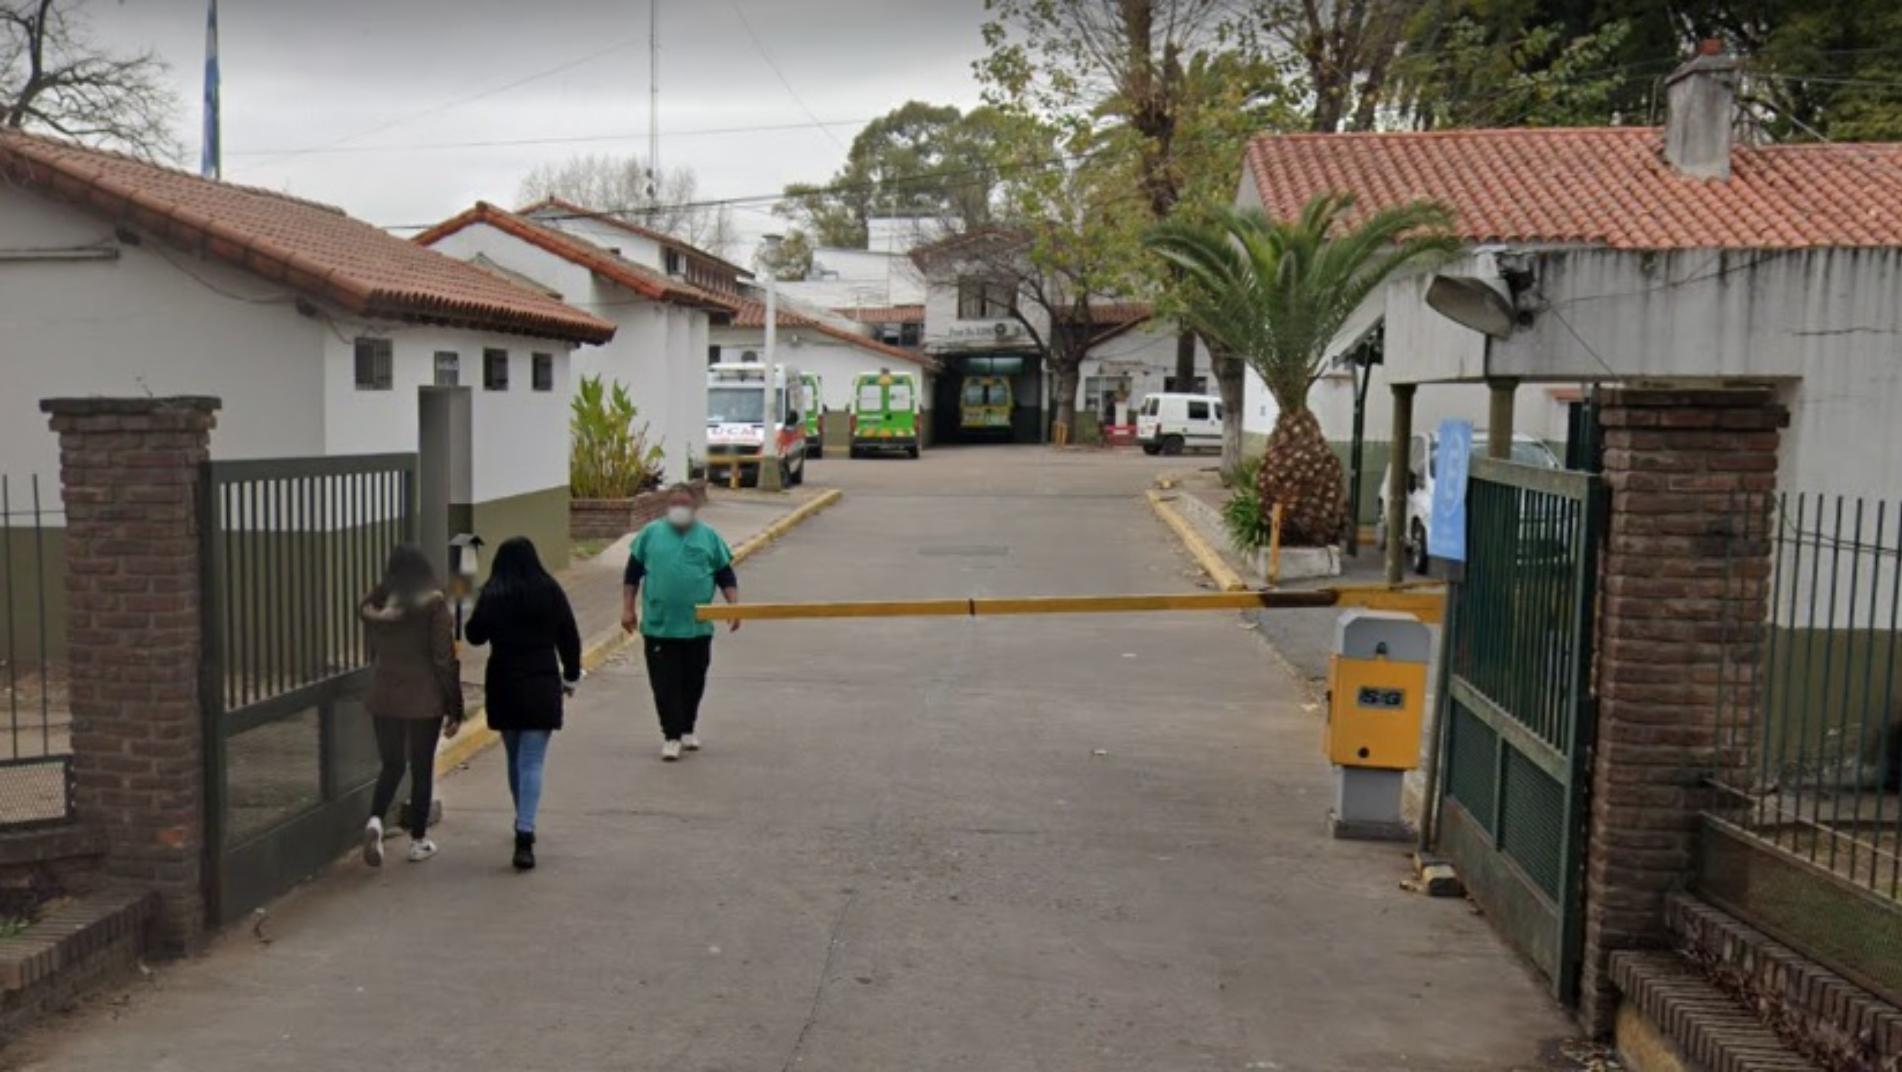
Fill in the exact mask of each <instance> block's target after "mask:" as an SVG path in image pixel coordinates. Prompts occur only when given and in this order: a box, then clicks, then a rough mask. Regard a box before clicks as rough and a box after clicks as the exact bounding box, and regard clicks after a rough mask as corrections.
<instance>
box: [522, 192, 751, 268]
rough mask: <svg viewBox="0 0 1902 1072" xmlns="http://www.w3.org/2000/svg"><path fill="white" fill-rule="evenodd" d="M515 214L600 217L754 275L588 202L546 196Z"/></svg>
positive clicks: (690, 245) (691, 254)
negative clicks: (581, 202)
mask: <svg viewBox="0 0 1902 1072" xmlns="http://www.w3.org/2000/svg"><path fill="white" fill-rule="evenodd" d="M515 214H516V215H518V216H543V215H553V216H560V217H564V218H568V219H587V220H598V221H600V222H602V223H605V224H607V225H608V226H610V227H615V228H618V229H620V230H623V231H626V232H627V233H628V234H631V235H639V236H640V237H642V238H646V239H650V240H652V241H655V242H659V243H660V244H661V245H663V246H672V247H673V248H674V249H677V250H680V251H681V252H683V253H686V254H688V255H689V256H693V257H699V258H701V259H702V260H705V261H707V262H708V263H710V264H717V265H719V266H720V267H722V268H725V269H728V270H729V271H731V272H733V273H734V274H735V275H736V276H739V277H740V278H742V279H751V278H753V273H752V272H749V271H747V270H746V269H744V268H742V267H740V266H739V265H737V264H734V263H733V262H732V261H729V260H727V259H726V258H724V257H720V256H716V255H714V254H712V253H708V252H707V251H706V250H704V249H701V248H700V247H699V246H696V245H694V244H693V243H691V242H688V241H686V240H685V239H682V238H675V237H674V236H673V235H670V234H668V233H667V232H665V231H656V230H655V229H653V228H652V227H643V226H641V225H640V224H638V223H634V222H632V221H630V220H627V219H623V218H622V217H620V216H618V215H614V214H612V213H607V212H601V211H599V210H597V209H592V208H589V207H587V206H586V205H580V204H576V203H575V202H573V201H569V200H567V199H565V198H560V197H544V198H542V199H541V200H540V201H536V202H534V203H532V204H527V205H523V206H522V207H521V208H518V209H516V210H515Z"/></svg>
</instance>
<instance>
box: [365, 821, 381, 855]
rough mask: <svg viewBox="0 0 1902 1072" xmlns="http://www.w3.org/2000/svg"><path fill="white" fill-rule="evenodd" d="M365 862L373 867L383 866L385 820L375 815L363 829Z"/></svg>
mask: <svg viewBox="0 0 1902 1072" xmlns="http://www.w3.org/2000/svg"><path fill="white" fill-rule="evenodd" d="M363 862H364V863H366V864H369V865H370V866H371V867H382V866H383V820H381V819H379V818H377V817H376V816H374V815H372V816H370V821H369V823H368V824H367V825H365V826H364V828H363Z"/></svg>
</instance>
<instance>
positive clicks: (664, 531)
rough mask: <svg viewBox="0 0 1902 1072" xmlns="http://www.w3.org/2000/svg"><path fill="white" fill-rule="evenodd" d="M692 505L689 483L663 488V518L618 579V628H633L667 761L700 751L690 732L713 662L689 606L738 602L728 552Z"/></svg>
mask: <svg viewBox="0 0 1902 1072" xmlns="http://www.w3.org/2000/svg"><path fill="white" fill-rule="evenodd" d="M699 505H700V503H699V498H698V496H696V495H695V494H694V490H693V488H691V487H689V486H688V485H686V484H675V485H674V486H673V487H671V488H668V489H667V513H666V516H664V517H661V518H659V519H657V520H655V521H651V522H649V523H648V525H647V527H646V528H643V529H642V530H641V531H640V534H639V535H637V536H635V537H634V547H633V549H632V551H630V552H629V554H628V558H627V571H626V572H625V573H624V574H623V575H622V578H621V628H622V629H624V630H626V631H627V632H629V633H632V632H634V631H635V630H637V629H638V630H639V631H640V634H641V648H642V650H643V651H644V652H645V653H646V655H647V680H648V684H650V685H651V686H653V689H654V709H655V710H656V711H657V712H658V713H659V715H660V734H661V746H660V758H661V759H663V760H665V761H666V762H669V763H672V762H674V761H675V760H678V759H679V758H680V754H681V752H682V751H683V750H684V751H688V752H697V751H699V750H700V737H699V735H698V734H697V733H696V732H695V728H696V725H697V723H698V722H699V719H700V699H701V697H702V696H704V695H706V691H707V669H708V668H709V667H710V666H712V665H713V623H712V622H702V621H697V620H695V618H694V609H695V608H696V607H698V606H699V605H700V604H702V603H708V602H711V601H712V600H713V593H714V592H715V590H718V591H719V593H720V594H721V595H722V596H724V597H725V598H726V601H727V602H728V603H738V602H739V601H740V582H739V578H738V577H736V576H734V573H733V552H732V551H731V550H729V549H728V548H727V545H726V541H725V540H723V539H721V538H720V534H719V533H717V532H715V531H713V529H712V528H711V527H710V526H708V525H707V524H705V523H704V522H702V521H701V520H700V519H699V517H698V516H697V515H698V512H699ZM739 627H740V623H739V620H738V619H734V620H733V621H731V622H728V623H727V631H728V632H732V631H734V630H737V629H738V628H739Z"/></svg>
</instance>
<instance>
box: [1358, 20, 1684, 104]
mask: <svg viewBox="0 0 1902 1072" xmlns="http://www.w3.org/2000/svg"><path fill="white" fill-rule="evenodd" d="M1455 6H1456V7H1458V8H1463V7H1464V6H1465V5H1455ZM1423 14H1429V13H1423ZM1430 14H1434V15H1437V14H1438V11H1437V10H1436V11H1434V12H1431V13H1430ZM1416 23H1417V24H1418V25H1419V27H1420V28H1419V29H1418V30H1417V31H1416V32H1415V33H1414V34H1413V35H1412V36H1411V37H1410V38H1409V40H1408V46H1407V49H1406V50H1405V51H1404V52H1403V53H1402V54H1401V55H1400V56H1399V57H1398V58H1397V59H1396V60H1395V61H1394V64H1393V72H1394V80H1393V86H1392V87H1391V89H1390V90H1389V91H1388V95H1389V97H1390V99H1391V100H1392V102H1393V108H1394V110H1395V112H1396V113H1397V114H1399V115H1400V116H1402V117H1404V119H1405V121H1406V122H1407V123H1408V125H1410V126H1413V127H1416V128H1419V129H1423V130H1426V129H1434V128H1440V127H1518V126H1526V127H1541V126H1597V125H1606V124H1612V123H1618V122H1621V121H1626V122H1631V121H1639V122H1641V121H1643V119H1644V115H1643V114H1642V112H1639V113H1636V114H1631V113H1628V112H1627V111H1626V109H1627V107H1628V106H1630V105H1631V104H1632V103H1633V102H1632V100H1631V97H1632V90H1633V89H1634V88H1636V89H1643V90H1645V91H1647V92H1648V91H1649V86H1650V81H1651V76H1650V75H1646V74H1644V73H1643V72H1644V71H1645V70H1647V69H1649V70H1651V71H1653V72H1655V73H1662V72H1663V71H1665V70H1667V69H1668V68H1669V66H1670V65H1673V64H1675V63H1676V62H1677V60H1676V58H1675V57H1667V58H1664V59H1662V61H1661V62H1658V61H1654V62H1652V63H1650V64H1645V63H1632V62H1624V63H1621V62H1619V58H1620V57H1621V56H1623V54H1624V52H1623V50H1624V45H1625V42H1627V41H1628V40H1630V39H1631V36H1632V32H1631V23H1630V22H1629V21H1625V20H1618V21H1613V22H1609V23H1606V24H1604V25H1603V26H1601V27H1599V28H1598V29H1596V30H1593V31H1590V32H1585V33H1576V32H1574V31H1572V30H1571V29H1569V28H1568V27H1567V26H1566V25H1565V24H1564V23H1563V22H1559V21H1555V22H1551V23H1547V24H1543V25H1537V26H1527V25H1525V23H1524V22H1523V20H1510V21H1508V22H1506V23H1505V24H1504V25H1503V26H1501V25H1497V24H1494V25H1489V24H1487V23H1485V22H1482V21H1481V20H1479V19H1477V18H1474V17H1472V16H1470V15H1468V14H1465V13H1464V11H1463V10H1462V11H1461V13H1459V14H1457V15H1455V16H1454V17H1451V18H1439V17H1422V18H1420V19H1417V20H1416Z"/></svg>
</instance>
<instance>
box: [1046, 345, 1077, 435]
mask: <svg viewBox="0 0 1902 1072" xmlns="http://www.w3.org/2000/svg"><path fill="white" fill-rule="evenodd" d="M1056 374H1057V376H1056V389H1055V392H1054V393H1055V395H1056V397H1055V398H1052V399H1051V400H1050V401H1051V411H1052V413H1053V414H1054V415H1055V418H1056V424H1055V428H1053V429H1052V431H1051V437H1050V438H1051V441H1052V442H1055V443H1065V444H1068V443H1074V442H1076V388H1077V379H1078V377H1077V362H1074V361H1062V362H1059V363H1058V364H1057V367H1056Z"/></svg>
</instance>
